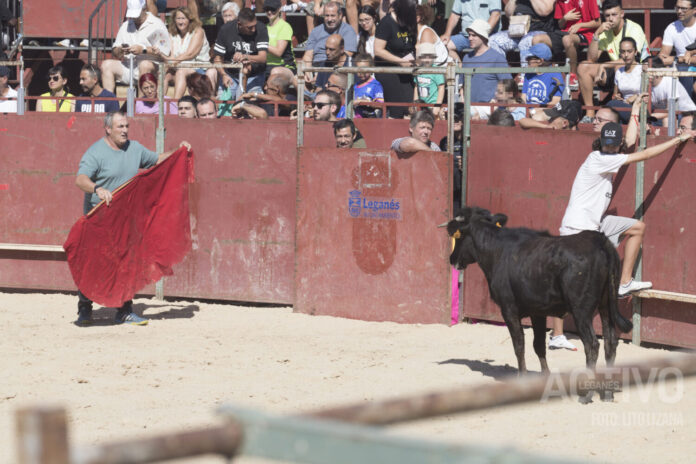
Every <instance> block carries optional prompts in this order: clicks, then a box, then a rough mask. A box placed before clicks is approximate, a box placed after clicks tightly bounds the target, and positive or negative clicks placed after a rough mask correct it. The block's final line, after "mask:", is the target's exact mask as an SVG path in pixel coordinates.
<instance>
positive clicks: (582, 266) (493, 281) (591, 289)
mask: <svg viewBox="0 0 696 464" xmlns="http://www.w3.org/2000/svg"><path fill="white" fill-rule="evenodd" d="M506 222H507V216H505V215H504V214H496V215H492V214H491V213H490V212H489V211H487V210H485V209H481V208H476V207H473V208H469V207H467V208H464V209H462V210H460V212H459V213H458V215H457V217H455V218H454V219H453V220H451V221H449V222H448V223H447V232H448V233H449V235H450V236H452V237H454V238H455V247H454V250H453V251H452V254H451V255H450V263H451V264H452V265H453V266H455V267H456V268H457V269H464V268H466V266H467V265H469V264H471V263H478V265H479V266H480V267H481V269H482V270H483V273H484V274H485V276H486V280H487V281H488V288H489V290H490V293H491V298H492V299H493V301H495V302H496V304H497V305H498V306H500V309H501V312H502V315H503V319H504V320H505V323H506V324H507V327H508V330H509V331H510V336H511V338H512V344H513V346H514V348H515V355H516V356H517V363H518V366H519V371H520V374H522V373H525V372H526V371H527V367H526V364H525V360H524V334H523V331H522V324H521V319H522V318H523V317H530V318H531V321H532V327H533V330H534V351H535V352H536V354H537V356H538V357H539V361H540V363H541V369H542V371H544V372H548V365H547V363H546V318H547V317H548V316H555V317H563V316H565V315H566V314H568V313H570V314H571V315H572V316H573V319H574V320H575V326H576V327H577V330H578V333H579V334H580V339H581V340H582V343H583V345H584V347H585V360H586V364H587V367H588V368H590V369H594V367H595V365H596V364H597V357H598V355H599V342H598V341H597V335H596V334H595V331H594V328H593V327H592V317H593V315H594V312H595V309H596V308H599V314H600V317H601V319H602V331H603V334H604V355H605V359H606V363H607V366H611V365H612V364H613V363H614V358H615V357H616V346H617V344H618V336H617V334H616V332H615V331H614V326H616V327H617V328H618V329H619V330H621V331H622V332H628V331H630V330H631V329H632V328H633V324H631V322H630V321H628V320H627V319H625V318H624V317H623V316H622V315H621V314H620V313H619V309H618V302H617V292H618V285H619V276H620V262H619V255H618V253H617V252H616V249H615V248H614V246H613V245H612V244H611V242H610V241H609V240H608V239H607V238H606V237H605V236H604V235H603V234H601V233H600V232H591V231H585V232H581V233H579V234H576V235H570V236H565V237H554V236H551V235H549V233H548V232H540V231H534V230H530V229H525V228H518V229H509V228H506V227H503V226H505V223H506Z"/></svg>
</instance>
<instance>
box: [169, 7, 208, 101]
mask: <svg viewBox="0 0 696 464" xmlns="http://www.w3.org/2000/svg"><path fill="white" fill-rule="evenodd" d="M169 35H170V38H171V41H172V51H171V54H169V55H166V56H162V58H163V59H166V61H167V63H168V64H169V65H171V66H176V65H177V64H179V63H187V64H190V63H210V45H209V44H208V39H207V38H206V36H205V31H203V27H202V25H201V21H200V20H199V19H198V18H197V17H196V16H194V15H193V14H191V12H190V11H189V10H188V8H185V7H179V8H177V9H176V10H174V13H173V14H172V16H171V22H170V23H169ZM195 72H199V73H204V72H205V69H198V70H196V69H195V68H175V67H172V68H169V69H168V70H167V77H166V80H167V85H169V84H171V83H172V82H173V83H174V98H176V99H177V100H178V99H179V98H181V97H182V96H183V95H184V93H186V77H187V76H188V75H189V74H192V73H195Z"/></svg>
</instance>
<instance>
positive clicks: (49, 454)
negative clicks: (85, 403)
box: [15, 406, 70, 464]
mask: <svg viewBox="0 0 696 464" xmlns="http://www.w3.org/2000/svg"><path fill="white" fill-rule="evenodd" d="M15 418H16V431H17V462H18V463H19V464H68V463H69V462H70V453H69V443H68V421H67V417H66V413H65V409H63V408H61V407H57V406H38V407H36V406H35V407H31V408H24V409H19V410H17V412H16V414H15Z"/></svg>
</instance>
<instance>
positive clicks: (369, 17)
mask: <svg viewBox="0 0 696 464" xmlns="http://www.w3.org/2000/svg"><path fill="white" fill-rule="evenodd" d="M358 24H359V26H360V28H359V29H358V35H359V37H358V53H366V54H368V55H371V56H372V57H373V58H374V57H375V33H376V32H377V24H379V16H378V15H377V11H376V10H375V9H374V8H373V7H372V6H371V5H363V6H362V7H361V8H360V12H359V14H358Z"/></svg>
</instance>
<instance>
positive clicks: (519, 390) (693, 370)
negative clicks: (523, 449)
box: [304, 354, 696, 425]
mask: <svg viewBox="0 0 696 464" xmlns="http://www.w3.org/2000/svg"><path fill="white" fill-rule="evenodd" d="M668 368H669V369H671V371H672V372H674V370H675V369H676V371H677V372H679V373H680V374H681V375H682V376H690V375H696V355H692V354H689V355H674V356H670V357H667V358H663V359H660V360H652V361H648V362H645V363H640V364H632V365H623V366H614V367H613V368H598V369H597V370H596V371H595V372H594V373H592V372H591V371H589V370H584V369H576V370H573V371H568V372H562V373H552V374H551V375H549V376H542V375H538V376H533V375H528V376H525V377H517V378H511V379H510V380H507V381H505V382H498V383H494V384H491V383H484V384H481V385H475V386H472V387H464V388H458V389H453V390H445V391H439V392H433V393H426V394H421V395H413V396H407V397H402V398H396V399H389V400H384V401H376V402H372V403H363V402H360V403H357V404H351V405H347V406H339V407H335V408H328V409H320V410H315V411H310V412H308V413H306V414H304V416H305V417H314V418H323V419H330V420H337V421H343V422H351V423H354V424H370V425H388V424H396V423H400V422H408V421H414V420H420V419H425V418H428V417H436V416H443V415H449V414H455V413H464V412H470V411H477V410H481V409H490V408H494V407H500V406H506V405H510V404H518V403H526V402H531V401H544V400H550V399H554V398H561V397H567V396H574V395H584V394H585V393H587V391H588V390H595V388H592V387H593V386H596V385H612V386H614V385H616V386H619V387H620V388H621V389H622V388H626V387H628V386H630V385H634V384H637V383H640V384H641V385H645V384H646V383H648V382H655V381H656V379H658V378H659V376H657V375H655V369H658V370H662V369H668Z"/></svg>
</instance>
